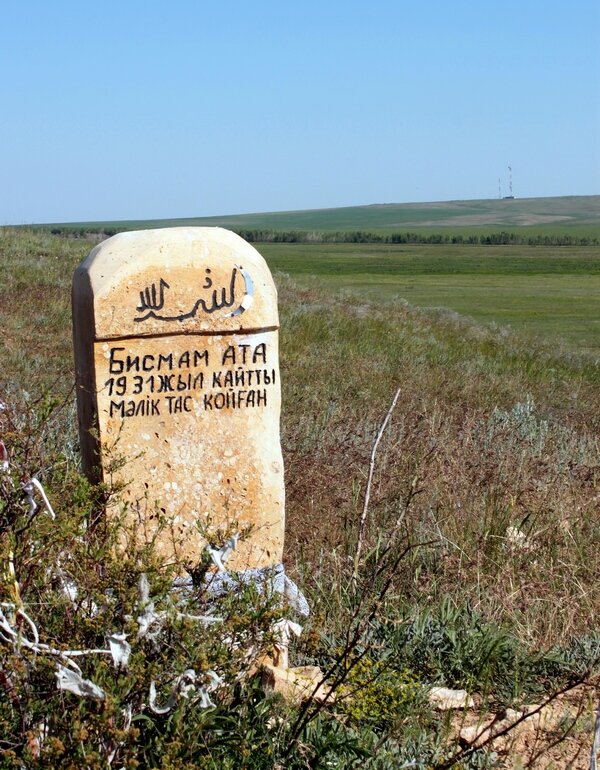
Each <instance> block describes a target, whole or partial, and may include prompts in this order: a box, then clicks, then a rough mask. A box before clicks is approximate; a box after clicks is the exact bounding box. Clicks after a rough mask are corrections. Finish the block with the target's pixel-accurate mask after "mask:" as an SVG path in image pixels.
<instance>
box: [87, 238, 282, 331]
mask: <svg viewBox="0 0 600 770" xmlns="http://www.w3.org/2000/svg"><path fill="white" fill-rule="evenodd" d="M73 305H74V311H75V313H86V312H88V313H89V312H91V313H92V314H93V318H94V336H95V338H96V339H111V338H116V337H127V336H135V337H144V336H154V335H157V334H173V333H207V334H210V333H213V334H214V333H219V332H224V333H227V332H236V331H240V332H242V331H251V330H257V329H265V328H277V327H278V325H279V320H278V314H277V291H276V289H275V284H274V283H273V278H272V276H271V272H270V270H269V268H268V266H267V264H266V262H265V260H264V259H263V257H262V256H261V255H260V254H259V253H258V251H257V250H256V249H255V248H254V247H253V246H251V245H250V244H249V243H247V242H246V241H244V239H243V238H240V236H238V235H236V234H235V233H232V232H231V231H229V230H224V229H222V228H220V227H172V228H165V229H160V230H138V231H131V232H124V233H119V234H118V235H115V236H113V237H112V238H109V239H108V240H106V241H103V242H102V243H100V244H99V245H98V246H96V247H95V248H94V249H93V250H92V251H91V252H90V254H89V255H88V257H87V258H86V259H85V260H84V261H83V262H82V263H81V265H80V266H79V267H78V268H77V270H76V271H75V275H74V278H73ZM79 320H82V319H79Z"/></svg>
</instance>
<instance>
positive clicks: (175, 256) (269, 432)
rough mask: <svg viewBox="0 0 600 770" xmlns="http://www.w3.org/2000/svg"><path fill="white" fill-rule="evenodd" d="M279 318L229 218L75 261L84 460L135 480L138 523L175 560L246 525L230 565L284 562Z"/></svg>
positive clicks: (92, 473) (98, 470)
mask: <svg viewBox="0 0 600 770" xmlns="http://www.w3.org/2000/svg"><path fill="white" fill-rule="evenodd" d="M278 328H279V320H278V314H277V292H276V289H275V286H274V283H273V279H272V277H271V273H270V271H269V269H268V267H267V265H266V263H265V261H264V259H263V258H262V257H261V256H260V254H259V253H258V252H257V251H256V249H254V248H253V247H252V246H250V244H248V243H246V242H245V241H244V240H243V239H242V238H240V237H239V236H237V235H235V234H234V233H232V232H229V231H227V230H222V229H220V228H207V227H178V228H169V229H165V230H146V231H140V232H130V233H122V234H120V235H115V236H114V237H113V238H110V239H108V240H107V241H104V242H103V243H101V244H100V245H99V246H97V247H96V248H95V249H93V251H92V252H91V253H90V254H89V256H88V257H87V259H86V260H85V261H84V262H83V263H82V264H81V265H80V266H79V267H78V268H77V270H76V271H75V275H74V279H73V335H74V346H75V366H76V379H77V402H78V412H79V429H80V439H81V447H82V456H83V464H84V470H85V472H86V474H87V475H88V476H89V477H90V478H92V479H94V480H105V481H113V482H114V481H118V482H120V483H122V484H124V490H123V492H122V493H121V494H120V501H121V505H123V504H126V505H125V510H126V518H125V520H126V522H127V525H128V526H127V530H128V531H130V532H133V533H134V535H133V536H134V537H135V538H137V540H138V542H143V541H144V540H146V541H149V540H151V539H154V540H155V544H156V549H157V551H158V553H159V555H160V556H161V558H164V559H165V560H166V561H167V562H168V561H169V560H176V561H177V562H179V563H183V564H190V565H192V566H193V565H195V564H197V563H198V562H199V561H200V560H201V557H202V552H203V549H204V547H205V545H206V542H207V541H206V534H207V532H208V533H209V534H210V533H221V536H222V537H223V539H224V538H225V537H226V535H231V534H232V533H233V532H235V531H238V532H244V531H248V530H249V532H250V534H249V536H248V537H247V538H246V539H244V538H243V537H242V540H241V541H240V543H239V545H238V547H237V549H236V551H234V553H233V555H232V556H231V558H230V560H229V562H228V567H229V568H231V569H234V570H244V569H257V568H262V567H268V566H271V565H274V564H278V563H280V562H281V558H282V551H283V536H284V519H285V514H284V484H283V461H282V457H281V446H280V439H279V412H280V405H281V393H280V385H279V363H278ZM117 460H119V461H120V460H123V461H124V464H122V466H121V463H120V462H117ZM111 513H112V515H114V514H115V510H114V509H113V510H112V511H111V510H109V515H111ZM218 539H219V537H218V536H217V538H216V540H217V541H218ZM217 544H218V545H220V544H221V543H217Z"/></svg>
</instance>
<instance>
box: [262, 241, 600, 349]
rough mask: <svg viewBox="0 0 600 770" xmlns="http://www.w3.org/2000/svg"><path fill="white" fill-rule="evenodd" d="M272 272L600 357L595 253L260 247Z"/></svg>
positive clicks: (599, 278)
mask: <svg viewBox="0 0 600 770" xmlns="http://www.w3.org/2000/svg"><path fill="white" fill-rule="evenodd" d="M258 248H259V250H260V251H261V252H262V254H263V255H264V256H265V257H266V259H267V261H268V262H269V265H270V266H271V268H272V269H273V270H280V271H283V272H286V273H289V274H290V275H292V276H299V277H300V276H304V277H307V276H309V275H313V276H317V277H318V281H319V282H320V283H321V284H322V285H325V286H328V287H330V288H331V290H335V291H337V290H338V289H340V288H342V289H354V290H359V291H360V292H361V293H364V294H365V296H366V297H368V299H369V300H371V301H372V300H376V299H378V298H379V299H390V298H391V297H394V296H398V297H403V298H404V299H406V300H408V301H409V302H410V303H411V304H413V305H416V306H420V307H443V308H449V309H451V310H454V311H456V312H458V313H460V314H463V315H467V316H470V317H473V318H475V319H476V320H478V321H482V322H485V323H489V322H495V323H497V324H502V325H505V324H508V325H510V326H511V327H512V328H513V330H515V331H522V332H526V333H532V334H535V335H541V336H543V337H545V338H547V339H549V338H555V337H557V338H560V339H562V340H563V341H564V343H565V344H566V346H567V347H568V348H571V349H574V350H578V351H580V352H590V353H593V354H595V355H598V354H600V250H599V249H598V248H597V247H596V248H594V247H515V246H486V247H481V246H479V247H476V246H451V245H443V246H419V245H414V246H412V245H410V246H407V245H398V246H395V245H378V244H315V245H307V244H260V245H259V246H258Z"/></svg>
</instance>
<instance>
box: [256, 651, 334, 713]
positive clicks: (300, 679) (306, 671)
mask: <svg viewBox="0 0 600 770" xmlns="http://www.w3.org/2000/svg"><path fill="white" fill-rule="evenodd" d="M257 673H258V674H259V675H260V677H261V683H262V686H263V687H264V688H265V689H266V690H272V691H274V692H276V693H279V694H280V695H282V696H283V698H285V700H287V701H290V702H292V703H301V702H302V701H305V700H308V699H312V700H315V701H318V702H319V703H325V702H328V703H332V702H333V700H334V695H333V693H332V692H331V688H330V687H329V685H328V684H327V683H326V682H325V679H324V677H323V672H322V671H321V669H320V668H319V667H318V666H297V667H296V668H280V667H279V666H276V665H275V664H274V663H273V662H272V661H270V660H269V658H265V659H264V660H263V661H262V662H261V664H260V666H259V667H258V669H257Z"/></svg>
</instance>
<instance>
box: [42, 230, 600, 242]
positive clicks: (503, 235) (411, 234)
mask: <svg viewBox="0 0 600 770" xmlns="http://www.w3.org/2000/svg"><path fill="white" fill-rule="evenodd" d="M34 229H36V230H42V229H47V230H49V231H50V232H51V233H52V234H53V235H60V236H64V237H68V238H88V237H94V236H95V237H100V238H110V237H111V236H112V235H116V233H118V232H122V231H123V230H127V229H130V228H120V229H118V228H112V227H109V228H106V227H100V228H98V230H91V229H90V228H89V227H81V228H79V227H73V226H65V227H56V226H55V227H51V228H39V227H36V228H34ZM234 232H236V233H237V234H238V235H239V236H241V237H242V238H243V239H244V240H245V241H248V243H411V244H423V245H427V244H468V245H475V246H596V245H600V238H599V237H598V236H590V235H573V234H569V233H553V234H539V233H537V234H531V233H519V232H514V231H513V232H509V231H506V230H502V231H500V232H495V233H440V232H438V233H424V232H418V231H406V232H397V233H373V232H369V231H367V230H337V231H305V230H267V229H235V230H234Z"/></svg>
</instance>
